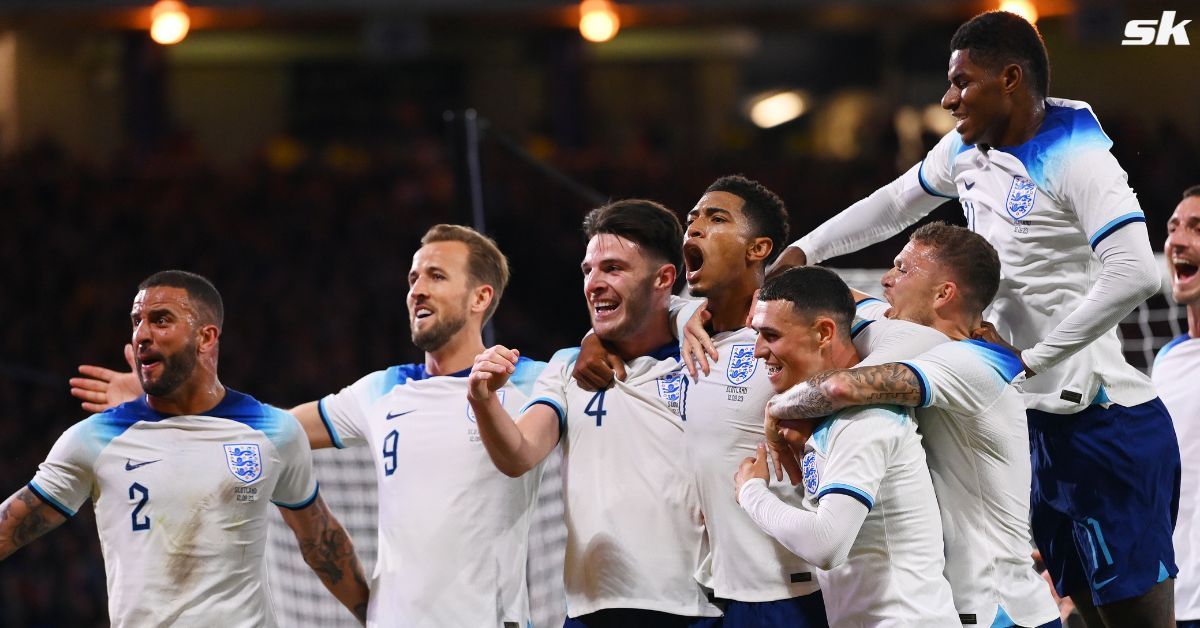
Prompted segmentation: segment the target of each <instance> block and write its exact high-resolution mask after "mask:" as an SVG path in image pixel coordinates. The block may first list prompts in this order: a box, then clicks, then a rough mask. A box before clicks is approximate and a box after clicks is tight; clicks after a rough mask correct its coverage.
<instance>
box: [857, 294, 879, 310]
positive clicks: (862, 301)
mask: <svg viewBox="0 0 1200 628" xmlns="http://www.w3.org/2000/svg"><path fill="white" fill-rule="evenodd" d="M871 301H879V302H880V303H883V299H876V298H875V297H864V298H862V299H859V300H858V301H855V302H854V309H856V310H857V309H858V308H860V307H862V306H864V305H866V304H867V303H870V302H871Z"/></svg>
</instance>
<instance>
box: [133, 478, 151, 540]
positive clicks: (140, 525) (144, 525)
mask: <svg viewBox="0 0 1200 628" xmlns="http://www.w3.org/2000/svg"><path fill="white" fill-rule="evenodd" d="M139 495H140V496H141V499H138V496H139ZM129 499H137V500H138V503H137V505H136V506H134V507H133V512H132V513H130V514H129V518H130V520H131V521H133V531H134V532H138V531H139V530H149V529H150V517H147V516H146V515H143V514H142V509H143V508H145V507H146V502H148V501H150V489H148V488H146V487H144V486H142V485H141V484H138V483H137V482H134V483H133V484H132V485H130V487H129ZM138 517H141V519H140V520H139V519H138Z"/></svg>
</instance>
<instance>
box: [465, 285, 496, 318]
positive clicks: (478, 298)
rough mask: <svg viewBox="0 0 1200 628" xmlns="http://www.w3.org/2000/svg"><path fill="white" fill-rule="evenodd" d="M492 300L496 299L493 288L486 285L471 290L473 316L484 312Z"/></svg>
mask: <svg viewBox="0 0 1200 628" xmlns="http://www.w3.org/2000/svg"><path fill="white" fill-rule="evenodd" d="M494 298H496V289H495V288H493V287H491V286H489V285H488V284H486V283H485V284H480V285H478V286H475V288H473V289H472V290H471V312H472V313H475V314H482V313H484V312H486V311H487V309H488V306H490V305H491V304H492V299H494Z"/></svg>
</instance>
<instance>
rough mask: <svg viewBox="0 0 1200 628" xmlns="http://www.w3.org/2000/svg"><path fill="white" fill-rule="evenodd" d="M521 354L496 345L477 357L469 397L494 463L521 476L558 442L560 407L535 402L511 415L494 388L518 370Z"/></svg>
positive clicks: (508, 471)
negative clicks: (517, 415) (523, 410)
mask: <svg viewBox="0 0 1200 628" xmlns="http://www.w3.org/2000/svg"><path fill="white" fill-rule="evenodd" d="M519 357H520V354H519V353H518V352H517V351H516V350H515V349H508V348H507V347H504V346H501V345H496V346H494V347H492V348H490V349H488V350H487V351H484V352H483V353H481V354H479V355H478V356H476V357H475V365H474V366H473V367H471V375H470V378H469V382H470V385H469V388H468V389H467V401H468V402H469V403H470V404H471V409H473V410H474V411H475V424H476V425H477V426H478V427H479V438H480V440H482V441H483V446H484V449H486V450H487V452H488V456H489V457H490V458H491V459H492V464H494V465H496V468H497V469H499V470H500V472H501V473H503V474H505V475H507V476H509V477H513V478H515V477H520V476H522V475H524V474H525V473H526V472H527V471H529V470H530V469H532V468H534V467H536V466H537V465H538V464H539V463H541V461H542V460H545V458H546V456H548V455H550V452H551V451H552V450H553V449H554V445H555V444H557V443H558V422H559V420H560V417H559V415H558V410H556V409H555V408H552V407H550V406H548V405H544V404H540V403H535V404H534V405H532V406H530V407H529V408H528V409H527V410H525V412H523V413H521V416H519V417H517V419H516V421H514V420H513V418H512V415H510V414H509V413H508V411H507V410H505V409H504V405H503V404H501V403H500V397H499V395H496V394H495V392H496V391H497V390H499V389H500V387H502V386H504V384H505V383H506V382H507V381H508V378H509V376H510V375H512V374H513V372H514V371H515V370H516V367H517V359H518V358H519Z"/></svg>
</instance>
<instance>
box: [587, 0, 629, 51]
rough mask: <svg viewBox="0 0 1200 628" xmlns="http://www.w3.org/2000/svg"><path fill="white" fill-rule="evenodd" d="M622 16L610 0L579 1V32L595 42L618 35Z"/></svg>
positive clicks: (604, 40)
mask: <svg viewBox="0 0 1200 628" xmlns="http://www.w3.org/2000/svg"><path fill="white" fill-rule="evenodd" d="M620 29H621V18H620V16H618V15H617V10H616V8H614V7H613V3H612V2H609V0H583V2H580V3H579V34H580V35H583V38H584V39H586V40H588V41H590V42H595V43H602V42H606V41H608V40H610V39H612V38H613V37H616V36H617V31H618V30H620Z"/></svg>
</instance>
